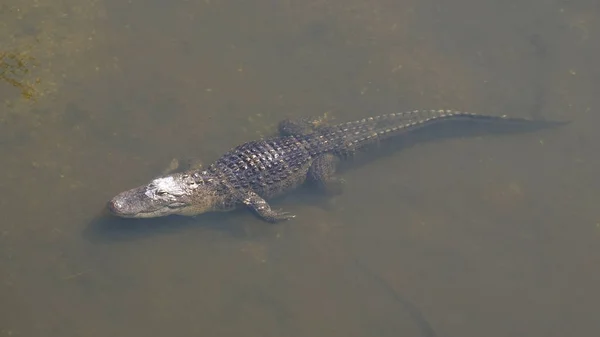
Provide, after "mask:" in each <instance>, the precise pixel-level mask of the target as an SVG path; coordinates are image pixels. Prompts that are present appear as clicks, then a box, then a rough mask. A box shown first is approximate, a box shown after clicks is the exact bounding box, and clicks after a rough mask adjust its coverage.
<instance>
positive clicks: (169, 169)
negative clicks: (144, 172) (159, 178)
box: [162, 158, 180, 175]
mask: <svg viewBox="0 0 600 337" xmlns="http://www.w3.org/2000/svg"><path fill="white" fill-rule="evenodd" d="M179 166H180V165H179V160H178V159H177V158H173V159H172V160H171V162H170V163H169V166H167V168H165V169H164V170H163V171H162V174H163V175H167V174H171V173H175V171H177V169H179Z"/></svg>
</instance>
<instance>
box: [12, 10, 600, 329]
mask: <svg viewBox="0 0 600 337" xmlns="http://www.w3.org/2000/svg"><path fill="white" fill-rule="evenodd" d="M598 46H600V8H598V6H597V4H596V2H595V1H592V0H579V1H571V2H565V1H539V0H529V1H520V2H517V1H512V2H510V1H509V2H507V1H497V0H483V1H481V0H479V1H475V0H459V1H453V2H451V3H450V2H448V3H445V2H440V1H433V0H424V1H415V0H406V1H383V0H369V1H361V0H347V1H319V0H316V1H313V0H309V1H286V0H283V1H273V0H269V1H263V0H257V1H218V0H210V1H209V0H205V1H175V2H159V1H151V2H147V1H136V0H132V1H115V0H106V1H95V0H93V1H87V2H85V1H84V2H77V1H73V0H63V1H58V2H57V1H48V0H19V1H17V0H5V1H4V2H3V3H2V4H0V57H1V58H0V101H2V102H1V104H2V107H1V108H0V158H2V166H1V169H0V173H1V174H2V179H1V180H0V193H1V195H2V197H0V213H1V214H2V220H0V336H45V337H49V336H60V337H65V336H116V335H120V336H165V335H167V336H261V337H263V336H278V337H280V336H311V337H312V336H344V337H346V336H457V337H458V336H463V337H466V336H487V337H493V336H540V337H542V336H543V337H549V336H593V335H597V334H598V333H600V321H598V319H597V307H598V305H597V303H598V301H599V300H600V291H598V284H599V281H600V268H598V266H599V263H600V259H599V256H600V211H599V208H598V206H597V205H598V203H599V202H600V179H599V178H598V172H600V156H599V155H598V153H600V145H599V144H600V134H598V132H597V127H598V125H600V114H598V112H597V110H598V109H599V105H600V104H599V103H600V99H599V98H598V95H597V92H598V88H599V87H600V66H599V63H598V62H597V60H598V59H600V48H599V47H598ZM415 108H424V109H430V108H454V109H460V110H467V111H473V112H482V113H490V114H497V115H502V114H508V115H514V116H520V117H534V118H547V119H561V120H567V119H568V120H573V121H574V122H573V123H572V124H570V125H569V126H567V127H565V128H561V129H555V130H547V131H540V132H535V133H528V134H518V135H510V136H497V135H495V136H489V137H487V136H485V137H476V138H454V139H448V140H443V141H439V142H427V143H424V144H418V145H416V146H413V147H410V148H408V149H405V150H404V151H402V152H398V153H395V154H393V155H391V156H385V157H382V158H379V159H377V160H375V161H373V162H371V163H370V164H369V165H362V166H360V167H357V168H356V169H355V170H351V171H349V172H347V173H346V174H345V176H344V178H345V179H346V180H347V181H348V186H347V189H346V192H345V193H344V194H343V195H342V196H340V197H338V198H336V199H334V200H332V201H327V200H323V199H322V198H319V197H318V196H315V195H311V194H308V195H307V194H306V193H299V194H298V195H291V196H289V197H288V198H285V199H284V200H282V201H279V202H277V203H276V207H278V208H280V207H281V208H285V209H286V210H288V211H290V212H293V213H295V214H297V215H298V217H297V218H296V219H295V220H294V221H292V222H289V223H285V224H281V225H275V226H274V225H268V224H265V223H263V222H261V221H259V220H257V219H255V218H254V217H253V216H252V215H251V214H250V213H248V212H234V213H231V214H219V215H207V216H201V217H198V218H196V219H187V218H176V217H175V218H166V219H156V220H151V221H133V222H132V221H123V220H119V219H113V218H106V217H105V216H104V213H103V212H104V211H103V208H104V205H105V202H106V201H107V200H108V199H109V198H110V197H112V196H113V195H114V194H116V193H118V192H120V191H121V190H124V189H127V188H129V187H132V186H135V185H137V184H140V183H144V182H145V181H147V180H148V179H150V178H152V177H153V176H154V175H156V174H157V173H159V172H161V171H162V170H163V169H164V168H165V167H166V166H167V165H168V163H169V162H170V161H171V159H172V158H183V159H186V158H201V159H202V160H203V161H204V162H206V163H208V162H210V161H211V160H213V159H216V157H217V156H218V155H219V154H221V153H222V152H224V151H226V150H228V149H229V148H231V147H233V146H235V145H237V144H239V143H242V142H244V141H247V140H250V139H253V138H257V137H261V136H264V135H268V134H270V133H272V132H273V131H274V127H275V125H276V123H277V122H278V121H279V120H281V119H283V118H284V117H287V116H305V115H322V114H325V113H327V114H328V115H331V116H333V117H335V118H336V120H352V119H355V118H358V117H362V116H366V115H376V114H381V113H389V112H394V111H402V110H412V109H415ZM415 311H419V312H417V313H416V312H415Z"/></svg>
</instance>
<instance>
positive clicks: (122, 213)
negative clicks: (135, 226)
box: [108, 172, 219, 218]
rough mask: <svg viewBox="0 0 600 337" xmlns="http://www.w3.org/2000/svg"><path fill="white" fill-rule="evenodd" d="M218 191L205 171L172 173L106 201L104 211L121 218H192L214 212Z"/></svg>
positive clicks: (217, 187)
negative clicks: (106, 205)
mask: <svg viewBox="0 0 600 337" xmlns="http://www.w3.org/2000/svg"><path fill="white" fill-rule="evenodd" d="M218 190H219V182H218V180H217V179H215V178H213V177H211V176H209V175H207V174H206V172H201V173H185V172H184V173H175V174H170V175H167V176H163V177H159V178H156V179H154V180H152V181H151V182H150V183H149V184H147V185H143V186H139V187H136V188H133V189H130V190H128V191H125V192H122V193H119V194H118V195H117V196H115V197H114V198H112V200H110V201H109V202H108V209H109V210H110V212H111V213H112V214H114V215H116V216H119V217H122V218H155V217H161V216H167V215H171V214H177V215H187V216H192V215H197V214H201V213H205V212H209V211H212V210H215V207H216V205H217V204H218V202H219V193H218Z"/></svg>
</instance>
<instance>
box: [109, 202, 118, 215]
mask: <svg viewBox="0 0 600 337" xmlns="http://www.w3.org/2000/svg"><path fill="white" fill-rule="evenodd" d="M107 206H108V210H109V211H111V213H118V212H119V203H118V202H117V201H116V200H115V199H112V200H111V201H109V202H108V204H107Z"/></svg>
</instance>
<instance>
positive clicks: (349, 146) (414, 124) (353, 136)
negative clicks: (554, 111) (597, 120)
mask: <svg viewBox="0 0 600 337" xmlns="http://www.w3.org/2000/svg"><path fill="white" fill-rule="evenodd" d="M445 121H475V122H478V123H481V122H483V123H492V124H503V125H506V124H509V125H516V126H525V127H526V128H539V127H548V126H552V125H558V124H562V122H545V121H532V120H528V119H521V118H508V117H505V116H503V117H496V116H489V115H478V114H473V113H467V112H459V111H453V110H414V111H408V112H400V113H391V114H387V115H380V116H375V117H368V118H364V119H361V120H357V121H353V122H346V123H341V124H337V125H332V126H322V127H315V129H314V130H313V132H309V133H306V134H297V135H290V136H283V137H274V138H270V139H265V140H258V141H251V142H248V143H245V144H242V145H240V146H238V147H235V148H233V149H232V150H230V151H229V152H227V153H226V154H224V155H223V156H222V157H221V158H219V159H218V160H217V161H216V162H215V163H214V164H213V165H211V167H210V168H209V171H211V172H213V173H215V174H216V175H218V176H220V177H222V179H223V181H227V182H228V183H229V184H230V185H231V187H232V188H233V189H235V190H245V189H251V190H253V191H255V192H256V193H258V194H259V195H261V196H262V197H263V198H270V197H273V196H276V195H279V194H281V193H284V192H286V191H287V190H290V189H293V188H295V187H297V186H299V185H301V184H302V183H304V181H305V180H306V177H307V172H308V170H309V168H310V165H311V163H312V161H313V160H314V159H315V158H317V157H318V156H320V155H322V154H324V153H332V154H335V155H338V156H340V157H345V156H346V155H348V154H349V153H353V152H354V151H356V150H358V149H360V148H362V147H364V146H366V145H368V144H372V143H377V142H381V141H384V140H386V139H388V138H391V137H393V136H399V135H402V134H405V133H407V132H411V131H413V130H416V129H419V128H423V127H426V126H429V125H432V124H436V123H441V122H445Z"/></svg>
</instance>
